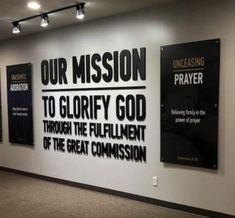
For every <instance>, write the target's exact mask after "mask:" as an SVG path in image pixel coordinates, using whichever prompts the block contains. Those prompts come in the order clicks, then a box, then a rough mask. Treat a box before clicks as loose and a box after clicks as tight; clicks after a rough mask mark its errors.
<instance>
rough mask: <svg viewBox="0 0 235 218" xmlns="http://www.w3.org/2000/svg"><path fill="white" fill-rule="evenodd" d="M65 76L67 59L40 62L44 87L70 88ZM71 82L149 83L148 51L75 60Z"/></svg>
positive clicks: (138, 50) (125, 52) (82, 56)
mask: <svg viewBox="0 0 235 218" xmlns="http://www.w3.org/2000/svg"><path fill="white" fill-rule="evenodd" d="M66 72H67V61H66V59H65V58H56V59H49V60H42V62H41V82H42V84H43V85H48V84H52V85H56V84H68V79H67V74H66ZM72 80H73V84H77V83H91V82H93V83H99V82H101V81H103V82H107V83H109V82H113V81H114V82H119V81H124V82H127V81H130V80H133V81H138V80H146V48H140V49H136V48H134V49H132V50H127V49H124V50H122V51H120V52H119V51H114V52H112V53H111V52H105V53H104V54H103V55H100V54H97V53H95V54H92V55H81V56H80V58H79V59H78V58H77V57H76V56H73V57H72Z"/></svg>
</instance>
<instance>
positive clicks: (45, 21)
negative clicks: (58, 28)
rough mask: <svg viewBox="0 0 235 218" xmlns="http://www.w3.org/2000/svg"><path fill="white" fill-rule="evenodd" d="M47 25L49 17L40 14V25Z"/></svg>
mask: <svg viewBox="0 0 235 218" xmlns="http://www.w3.org/2000/svg"><path fill="white" fill-rule="evenodd" d="M48 25H49V17H48V15H47V14H42V15H41V24H40V26H41V27H47V26H48Z"/></svg>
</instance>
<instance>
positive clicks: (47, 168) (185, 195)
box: [0, 0, 235, 215]
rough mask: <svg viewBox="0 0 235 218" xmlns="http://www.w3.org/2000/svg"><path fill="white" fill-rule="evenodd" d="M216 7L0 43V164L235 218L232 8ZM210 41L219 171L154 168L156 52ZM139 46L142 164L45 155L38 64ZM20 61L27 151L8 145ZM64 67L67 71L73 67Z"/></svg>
mask: <svg viewBox="0 0 235 218" xmlns="http://www.w3.org/2000/svg"><path fill="white" fill-rule="evenodd" d="M218 2H219V1H215V0H214V1H181V3H171V4H168V5H165V6H159V7H157V8H154V9H149V10H145V11H141V12H135V13H130V14H126V15H123V16H116V17H113V18H107V19H102V20H98V21H94V22H88V23H84V24H82V25H75V26H71V27H67V28H63V29H58V30H53V31H48V32H45V33H42V34H37V35H29V36H27V37H22V38H19V39H14V40H9V41H2V42H0V68H1V85H2V110H3V143H2V144H1V145H0V166H4V167H9V168H13V169H18V170H23V171H28V172H33V173H37V174H42V175H46V176H51V177H55V178H60V179H66V180H69V181H76V182H79V183H85V184H90V185H95V186H99V187H105V188H109V189H114V190H119V191H124V192H127V193H133V194H138V195H142V196H147V197H151V198H156V199H161V200H166V201H170V202H175V203H179V204H184V205H189V206H194V207H199V208H204V209H209V210H213V211H218V212H223V213H228V214H233V215H235V207H234V202H235V189H234V184H235V170H234V169H235V159H234V157H235V146H234V141H235V134H234V133H235V113H234V111H235V98H234V92H235V88H234V87H235V86H234V84H235V73H234V58H235V40H234V38H235V28H234V20H235V14H234V10H235V2H234V1H232V0H230V1H229V0H228V1H227V0H224V1H222V2H221V3H218ZM212 38H220V39H221V76H220V106H219V168H218V170H217V171H211V170H203V169H198V168H191V167H184V166H177V165H164V164H163V163H161V162H160V110H159V109H160V106H159V104H160V46H161V45H166V44H174V43H181V42H188V41H198V40H204V39H212ZM140 47H146V48H147V81H146V82H143V83H141V84H144V85H146V86H147V89H146V90H145V91H144V94H145V95H146V99H147V118H146V122H145V124H146V125H147V132H146V134H147V135H146V142H145V145H146V146H147V149H148V150H147V152H148V153H147V163H146V164H143V163H142V164H141V163H135V162H126V161H120V160H119V161H118V160H107V159H98V158H94V157H91V156H88V157H85V156H81V157H80V156H77V155H69V154H63V153H58V152H54V151H50V152H48V151H45V150H44V148H43V145H42V138H43V135H44V133H43V125H42V120H43V104H42V100H41V96H42V92H41V89H42V88H43V86H42V84H41V78H40V63H41V60H43V59H49V58H55V57H65V58H66V59H67V60H70V61H71V57H72V56H77V57H79V56H80V55H83V54H93V53H96V52H97V53H101V54H102V53H104V52H106V51H114V50H122V49H124V48H126V49H132V48H140ZM25 62H31V63H32V64H33V105H34V111H33V113H34V133H35V146H34V148H33V149H31V148H28V147H22V146H15V145H10V144H9V142H8V115H7V93H6V90H7V87H6V66H7V65H12V64H17V63H25ZM68 66H69V69H68V72H72V69H71V62H69V63H68ZM101 85H102V84H101ZM85 86H86V85H84V87H85ZM116 93H117V92H115V93H114V95H115V94H116ZM133 93H134V91H133ZM111 122H115V118H112V119H111ZM154 175H156V176H158V177H159V186H158V187H157V188H154V187H153V186H152V177H153V176H154Z"/></svg>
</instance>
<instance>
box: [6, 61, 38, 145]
mask: <svg viewBox="0 0 235 218" xmlns="http://www.w3.org/2000/svg"><path fill="white" fill-rule="evenodd" d="M7 97H8V120H9V141H10V142H11V143H17V144H26V145H33V119H32V118H33V117H32V82H31V64H20V65H13V66H7Z"/></svg>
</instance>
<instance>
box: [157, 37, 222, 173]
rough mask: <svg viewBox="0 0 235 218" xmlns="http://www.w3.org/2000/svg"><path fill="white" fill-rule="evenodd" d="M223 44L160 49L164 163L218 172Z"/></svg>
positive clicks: (162, 156)
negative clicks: (220, 70) (221, 54)
mask: <svg viewBox="0 0 235 218" xmlns="http://www.w3.org/2000/svg"><path fill="white" fill-rule="evenodd" d="M219 68H220V40H219V39H215V40H207V41H199V42H192V43H185V44H178V45H169V46H162V47H161V161H162V162H166V163H176V164H184V165H191V166H197V167H205V168H212V169H217V167H218V163H217V150H218V102H219Z"/></svg>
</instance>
